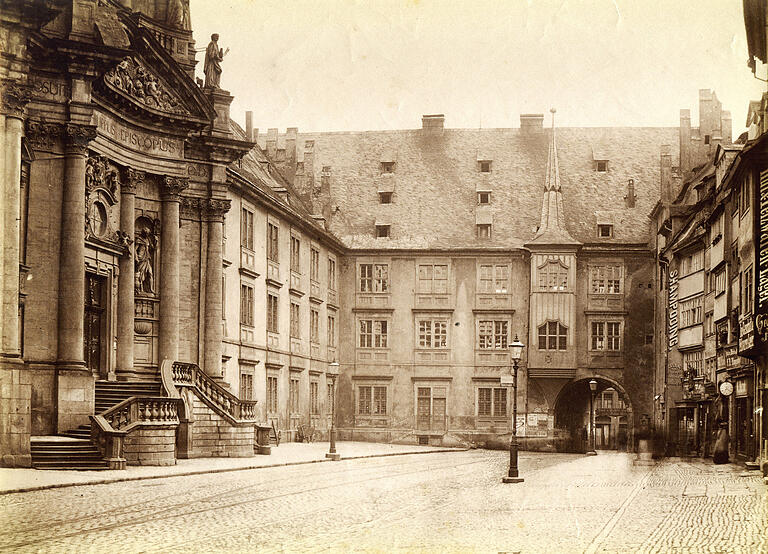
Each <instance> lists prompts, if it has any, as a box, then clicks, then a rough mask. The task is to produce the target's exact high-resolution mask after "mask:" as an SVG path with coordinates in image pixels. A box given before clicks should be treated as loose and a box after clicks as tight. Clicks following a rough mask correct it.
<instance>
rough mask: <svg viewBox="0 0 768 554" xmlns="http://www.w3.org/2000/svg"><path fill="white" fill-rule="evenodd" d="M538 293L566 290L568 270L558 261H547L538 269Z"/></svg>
mask: <svg viewBox="0 0 768 554" xmlns="http://www.w3.org/2000/svg"><path fill="white" fill-rule="evenodd" d="M538 270H539V271H538V273H539V291H540V292H564V291H567V290H568V268H567V267H566V266H565V265H563V263H562V262H560V261H559V260H549V261H548V262H547V263H545V264H544V265H543V266H541V267H539V268H538Z"/></svg>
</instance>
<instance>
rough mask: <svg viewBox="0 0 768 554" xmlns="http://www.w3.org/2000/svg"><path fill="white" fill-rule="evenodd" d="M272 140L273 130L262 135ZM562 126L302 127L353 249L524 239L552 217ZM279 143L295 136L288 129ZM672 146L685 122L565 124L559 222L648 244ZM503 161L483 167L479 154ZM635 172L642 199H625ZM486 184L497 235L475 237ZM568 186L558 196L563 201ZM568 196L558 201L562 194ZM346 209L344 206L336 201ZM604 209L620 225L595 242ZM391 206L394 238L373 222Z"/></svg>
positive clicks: (575, 234) (589, 236) (332, 223)
mask: <svg viewBox="0 0 768 554" xmlns="http://www.w3.org/2000/svg"><path fill="white" fill-rule="evenodd" d="M260 139H261V140H262V141H263V140H264V139H265V137H263V136H262V137H260ZM549 139H551V135H550V134H549V133H548V132H545V131H543V130H542V129H540V128H539V129H533V130H525V129H519V128H514V129H512V128H506V129H450V128H447V129H444V130H443V131H442V132H441V133H433V134H426V133H424V132H423V131H422V130H421V129H413V130H400V131H365V132H333V133H300V134H299V135H298V141H297V151H298V152H299V153H301V152H302V151H303V148H302V146H303V142H304V141H305V140H313V141H314V146H313V153H314V163H313V165H314V172H315V179H316V180H318V181H319V179H320V171H321V168H322V167H323V166H328V167H330V176H329V177H328V180H329V184H330V196H331V204H332V210H331V218H330V220H329V228H330V229H331V230H332V231H333V232H334V233H335V234H336V235H337V236H338V237H340V238H341V240H342V241H343V242H344V243H345V244H346V245H347V246H348V247H350V248H364V249H365V248H373V249H379V250H381V249H402V248H405V249H409V248H410V249H414V248H419V249H420V248H489V249H499V248H502V249H503V248H507V249H508V248H518V247H520V246H523V245H524V244H526V243H528V242H529V241H531V240H532V239H534V237H535V236H536V233H537V230H538V228H539V227H540V225H541V214H542V188H543V185H544V183H546V180H547V167H548V163H547V161H548V159H549V154H548V152H549V142H550V140H549ZM278 142H279V143H283V142H284V136H282V135H281V136H280V137H279V139H278ZM593 144H610V145H611V160H610V167H609V169H608V171H607V172H597V171H595V167H594V160H593V157H592V156H593V153H592V145H593ZM662 144H669V145H672V151H673V152H674V151H677V150H678V148H677V145H678V130H677V128H674V127H668V128H647V127H634V128H633V127H618V128H597V127H590V128H567V127H566V128H559V129H558V130H557V145H556V146H557V159H558V169H559V171H558V172H557V173H556V174H555V175H556V176H557V178H558V179H559V183H560V188H561V193H560V195H561V206H562V209H561V210H560V209H558V210H557V212H558V213H559V214H561V215H560V217H561V219H560V222H561V223H560V227H561V228H562V229H564V230H565V231H566V232H567V234H568V235H570V237H571V240H576V241H579V242H582V243H588V242H606V243H623V244H630V243H631V244H637V243H645V242H647V241H648V228H649V223H648V219H647V217H646V214H648V213H649V212H650V211H651V210H652V209H653V206H654V204H655V202H656V201H657V200H658V198H659V183H660V164H659V155H660V147H661V145H662ZM383 152H394V153H395V154H396V156H397V164H396V167H395V170H394V174H393V175H392V176H391V177H390V176H387V179H390V178H391V179H392V180H393V190H394V195H393V202H392V203H391V204H380V203H379V197H378V184H379V183H380V182H381V181H382V179H383V178H382V175H381V168H380V159H381V156H382V153H383ZM478 152H481V153H482V156H483V157H487V158H490V161H492V164H491V171H490V173H481V172H480V171H479V168H478V160H477V155H478ZM629 179H634V187H635V193H636V194H637V200H636V203H635V206H634V207H632V208H629V207H627V206H626V204H625V201H624V196H625V194H626V186H627V182H628V180H629ZM477 190H490V191H491V192H492V194H491V205H490V208H491V211H492V219H493V232H492V236H491V238H490V239H478V238H476V236H475V223H476V208H477V207H478V206H477ZM556 197H557V194H556V195H555V198H556ZM555 204H557V202H555ZM336 208H338V209H336ZM598 212H600V213H601V214H602V215H605V214H609V215H610V217H611V218H612V220H613V222H614V238H613V239H610V240H600V241H597V240H596V228H597V217H598ZM380 214H386V215H387V216H388V217H389V218H390V220H391V221H392V222H393V223H392V237H391V238H388V239H377V238H376V237H375V236H374V223H375V221H376V218H377V216H379V215H380Z"/></svg>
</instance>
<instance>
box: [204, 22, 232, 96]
mask: <svg viewBox="0 0 768 554" xmlns="http://www.w3.org/2000/svg"><path fill="white" fill-rule="evenodd" d="M218 41H219V35H218V34H216V33H214V34H212V35H211V42H210V43H209V44H208V48H206V49H205V65H204V66H203V73H205V85H204V88H221V85H220V84H219V83H220V82H221V62H222V61H223V60H224V56H225V55H226V54H227V52H229V48H227V49H226V50H224V49H222V48H219V44H218Z"/></svg>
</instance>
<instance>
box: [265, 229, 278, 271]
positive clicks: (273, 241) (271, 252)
mask: <svg viewBox="0 0 768 554" xmlns="http://www.w3.org/2000/svg"><path fill="white" fill-rule="evenodd" d="M278 231H279V229H278V228H277V225H273V224H272V223H267V258H268V259H270V260H272V261H273V262H278V263H279V262H280V250H279V238H278Z"/></svg>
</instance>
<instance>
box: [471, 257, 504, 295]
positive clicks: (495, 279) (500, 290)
mask: <svg viewBox="0 0 768 554" xmlns="http://www.w3.org/2000/svg"><path fill="white" fill-rule="evenodd" d="M478 289H479V292H481V293H495V294H506V293H507V291H508V290H509V266H507V265H505V264H498V265H497V264H493V265H491V264H487V265H486V264H483V265H481V266H480V278H479V282H478Z"/></svg>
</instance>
